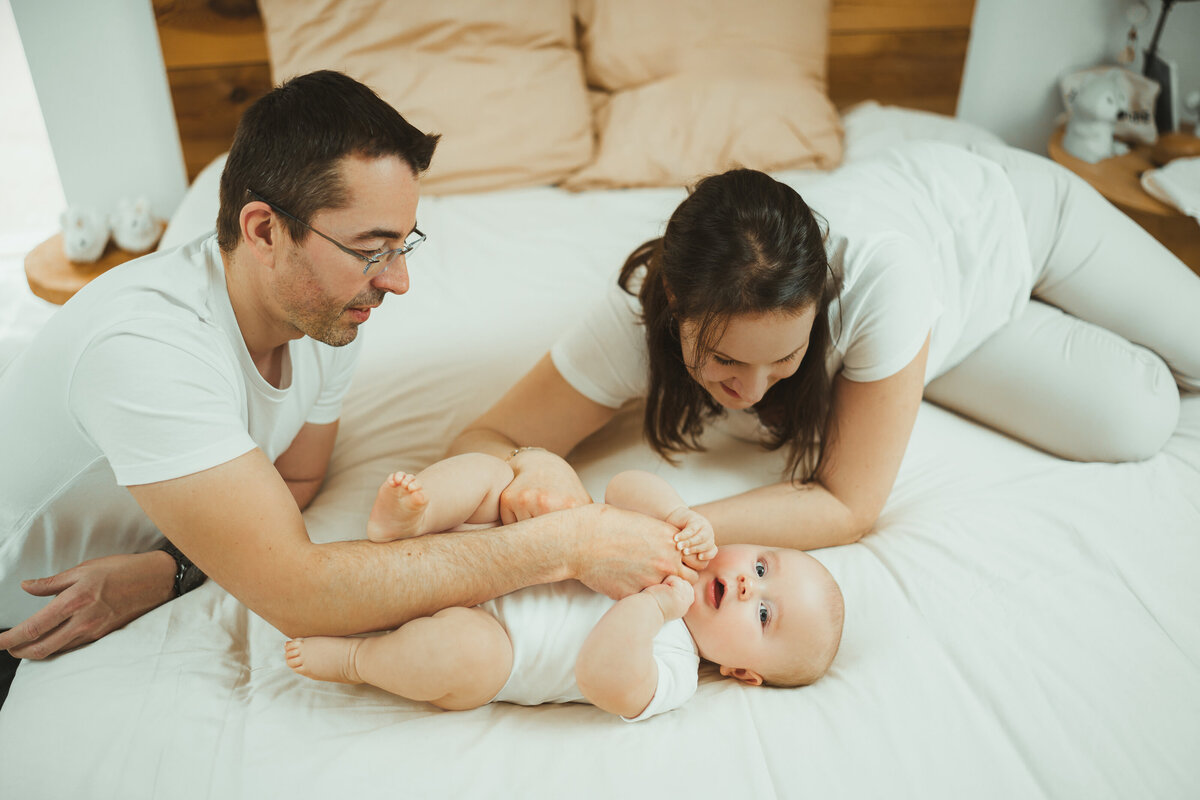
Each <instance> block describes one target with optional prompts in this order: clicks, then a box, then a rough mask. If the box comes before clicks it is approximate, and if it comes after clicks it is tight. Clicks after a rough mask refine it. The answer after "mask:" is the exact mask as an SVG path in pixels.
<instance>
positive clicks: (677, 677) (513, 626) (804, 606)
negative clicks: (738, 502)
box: [286, 453, 843, 720]
mask: <svg viewBox="0 0 1200 800" xmlns="http://www.w3.org/2000/svg"><path fill="white" fill-rule="evenodd" d="M512 477H513V473H512V470H511V469H510V468H509V466H508V464H506V463H505V462H503V461H501V460H499V459H497V458H493V457H492V456H488V455H484V454H480V453H469V454H464V455H459V456H454V457H452V458H448V459H445V460H444V461H439V462H437V463H436V464H433V465H432V466H430V467H429V468H428V469H426V470H424V471H423V472H421V473H420V474H419V475H416V476H414V475H409V474H406V473H394V474H392V475H390V476H388V478H387V480H385V481H384V484H383V486H382V487H381V488H380V490H379V494H378V496H377V497H376V500H375V505H374V507H373V508H372V509H371V516H370V520H369V522H368V527H367V531H368V536H369V538H371V539H373V540H375V541H392V540H395V539H401V538H407V537H412V536H421V535H424V534H427V533H438V532H444V531H449V530H452V529H454V528H456V527H460V526H473V527H479V526H481V525H498V524H499V522H498V520H499V516H500V513H499V499H500V493H501V492H502V491H503V490H504V488H505V487H506V486H507V485H508V483H509V482H510V481H511V480H512ZM605 502H606V503H610V504H612V505H616V506H620V507H622V508H627V509H630V510H633V511H639V512H641V513H644V514H649V515H651V516H654V517H657V518H659V519H662V520H665V521H667V522H669V523H670V524H672V525H674V526H676V527H678V528H680V533H679V534H678V535H677V536H676V539H677V542H678V547H679V549H680V550H681V551H683V552H684V553H686V554H687V555H688V556H690V557H691V558H690V561H691V563H698V562H699V563H700V564H701V566H702V569H701V570H700V572H699V573H698V579H697V580H696V582H695V584H692V583H689V582H688V581H685V580H683V579H682V578H679V577H677V576H670V577H668V578H667V579H666V580H665V581H663V582H662V583H660V584H656V585H654V586H649V587H647V588H645V589H643V590H642V591H641V592H639V593H637V594H633V595H630V596H628V597H625V598H623V599H621V600H617V601H614V600H611V599H610V598H608V597H605V596H604V595H602V594H598V593H596V592H593V591H591V590H590V589H588V588H587V587H585V586H583V584H580V583H577V582H575V581H564V582H561V583H551V584H544V585H541V586H531V587H529V588H527V589H521V590H519V591H516V592H513V593H511V594H508V595H505V596H503V597H499V598H497V599H495V600H492V601H489V602H487V603H483V604H482V605H479V606H476V607H474V608H449V609H445V610H444V611H440V612H438V613H436V614H434V615H433V616H432V617H423V618H421V619H415V620H412V621H411V622H408V623H406V624H405V625H402V626H401V627H399V628H397V629H396V630H394V631H391V632H390V633H386V634H383V635H379V636H370V637H332V636H319V637H309V638H304V639H293V640H291V641H289V642H288V643H287V645H286V653H287V663H288V666H290V667H291V668H292V669H294V670H295V671H297V672H299V673H300V674H302V675H307V676H308V677H310V678H315V679H317V680H325V681H338V682H342V683H369V684H372V685H374V686H378V687H379V688H381V689H385V690H387V691H389V692H392V693H393V694H397V695H400V696H401V697H406V698H409V699H412V700H422V701H427V702H430V703H432V704H434V705H436V706H438V707H440V708H444V709H451V710H461V709H469V708H475V707H477V706H481V705H484V704H486V703H489V702H495V701H506V702H511V703H520V704H522V705H537V704H540V703H547V702H588V703H591V704H592V705H595V706H599V707H600V708H602V709H604V710H605V711H609V712H611V713H614V714H619V715H621V716H622V717H624V718H625V719H627V720H641V719H646V718H648V717H650V716H653V715H654V714H658V713H661V712H663V711H668V710H670V709H673V708H677V707H679V706H680V705H682V704H683V703H685V702H686V701H687V700H688V699H689V698H690V697H691V696H692V694H694V693H695V690H696V685H697V678H698V676H697V668H698V666H699V659H700V658H703V659H706V660H708V661H712V662H714V663H716V664H717V665H719V667H720V672H721V674H722V675H724V676H726V677H733V678H736V679H737V680H740V681H742V682H744V683H747V684H751V685H759V684H763V683H767V684H773V685H777V686H801V685H804V684H808V683H811V682H813V681H814V680H816V679H817V678H819V677H821V675H823V674H824V673H825V671H826V670H827V669H828V668H829V664H830V663H831V662H832V661H833V657H834V654H835V653H836V652H837V649H838V644H839V642H840V641H841V633H842V616H843V607H842V595H841V591H840V589H839V588H838V585H837V583H836V581H834V579H833V576H832V575H830V574H829V571H828V570H826V569H825V567H824V566H823V565H822V564H821V562H819V561H817V560H816V559H815V558H813V557H812V556H810V555H808V554H807V553H804V552H801V551H799V550H791V549H786V548H775V547H758V546H755V545H727V546H725V547H722V548H720V550H719V551H718V550H717V548H716V546H715V545H714V542H713V531H712V526H711V525H710V524H709V523H708V522H707V520H705V519H704V518H703V517H702V516H700V515H699V514H697V513H696V512H694V511H692V510H691V509H689V508H688V507H687V506H686V505H685V504H684V502H683V501H682V499H681V498H680V497H679V495H678V494H677V493H676V492H675V490H674V489H673V488H672V487H671V486H670V485H669V484H668V483H667V482H666V481H665V480H663V479H662V478H660V477H658V476H657V475H654V474H652V473H648V472H640V471H629V472H622V473H620V474H619V475H617V476H616V477H614V478H613V479H612V480H611V481H610V482H609V484H608V487H607V489H606V492H605Z"/></svg>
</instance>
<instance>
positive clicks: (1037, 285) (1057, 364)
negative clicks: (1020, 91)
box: [925, 147, 1200, 461]
mask: <svg viewBox="0 0 1200 800" xmlns="http://www.w3.org/2000/svg"><path fill="white" fill-rule="evenodd" d="M977 151H978V152H979V153H980V154H981V155H984V156H986V157H988V158H990V159H992V160H994V161H996V162H997V163H999V164H1000V165H1001V166H1002V167H1003V168H1004V169H1005V170H1006V171H1007V173H1008V176H1009V179H1010V181H1011V182H1012V185H1013V188H1014V190H1015V192H1016V195H1017V199H1018V201H1019V202H1020V204H1021V207H1022V211H1023V214H1024V217H1025V224H1026V234H1027V236H1028V241H1029V249H1030V256H1031V259H1032V261H1033V264H1034V267H1035V270H1036V274H1035V276H1034V279H1035V281H1034V296H1035V297H1036V298H1039V299H1041V300H1043V301H1045V303H1039V302H1036V301H1032V302H1031V303H1030V305H1029V307H1028V309H1027V311H1026V312H1025V313H1024V314H1023V315H1022V316H1021V317H1019V318H1017V319H1015V320H1013V321H1012V322H1010V323H1009V325H1007V326H1006V327H1005V328H1003V329H1001V330H1000V331H998V332H997V333H996V334H995V335H994V336H993V337H992V338H991V339H989V340H988V341H987V342H985V343H984V344H983V345H982V346H981V347H979V348H978V349H977V350H976V351H975V352H974V353H972V354H971V355H969V356H968V357H967V358H966V359H964V360H963V362H962V363H960V364H959V365H958V366H956V367H955V368H954V369H952V370H950V371H949V372H947V373H946V374H945V375H943V376H941V377H940V378H938V379H937V380H935V381H933V382H932V383H930V385H929V386H928V387H926V391H925V395H926V397H928V398H929V399H930V400H933V401H934V402H936V403H939V404H941V405H944V406H946V407H948V408H950V409H952V410H954V411H958V412H960V413H962V414H964V415H966V416H969V417H972V418H974V419H978V420H980V421H981V422H984V423H985V424H988V425H990V426H992V427H994V428H997V429H998V430H1001V431H1003V432H1005V433H1008V434H1010V435H1012V436H1014V437H1015V438H1018V439H1021V440H1023V441H1026V442H1029V443H1030V444H1033V445H1035V446H1037V447H1040V448H1042V449H1045V450H1047V451H1049V452H1051V453H1054V454H1056V455H1059V456H1062V457H1064V458H1071V459H1076V460H1081V461H1130V460H1139V459H1143V458H1148V457H1149V456H1151V455H1153V454H1154V453H1156V452H1158V450H1159V448H1161V446H1162V444H1163V443H1164V442H1165V441H1166V439H1167V438H1169V437H1170V435H1171V433H1172V431H1174V429H1175V425H1176V422H1177V420H1178V415H1179V397H1178V392H1177V390H1176V388H1175V385H1174V384H1175V382H1178V384H1179V385H1180V386H1182V387H1184V388H1185V389H1193V390H1200V278H1197V276H1196V275H1194V274H1193V273H1192V272H1191V271H1190V270H1188V268H1187V267H1186V266H1184V264H1183V263H1182V262H1180V261H1179V259H1177V258H1176V257H1175V256H1174V255H1172V254H1171V253H1170V252H1169V251H1168V250H1166V248H1164V247H1163V246H1162V245H1161V244H1159V243H1158V242H1157V241H1156V240H1155V239H1154V238H1153V237H1151V236H1150V235H1149V234H1148V233H1146V232H1145V231H1144V230H1142V228H1141V227H1139V226H1138V225H1137V224H1135V223H1134V222H1133V221H1132V220H1130V219H1129V218H1128V217H1126V216H1125V215H1124V214H1122V213H1121V212H1120V211H1118V210H1117V209H1116V208H1114V207H1113V206H1111V205H1110V204H1109V203H1108V202H1107V201H1105V200H1104V198H1102V197H1101V196H1100V195H1099V194H1098V193H1097V192H1096V191H1095V190H1094V189H1092V188H1091V187H1090V186H1088V185H1087V184H1086V183H1085V182H1083V181H1082V180H1081V179H1079V178H1078V177H1077V176H1075V175H1074V174H1072V173H1070V172H1069V171H1067V170H1066V169H1064V168H1062V167H1060V166H1058V165H1056V164H1053V163H1052V162H1049V161H1047V160H1046V159H1042V158H1038V157H1036V156H1033V155H1031V154H1029V153H1024V152H1021V151H1018V150H1013V149H1010V148H990V147H988V148H978V150H977ZM1046 303H1049V304H1053V306H1057V308H1053V307H1051V305H1047V304H1046ZM1058 309H1062V311H1059V310H1058ZM1063 311H1065V312H1067V313H1062V312H1063Z"/></svg>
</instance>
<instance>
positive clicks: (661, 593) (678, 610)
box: [642, 575, 696, 622]
mask: <svg viewBox="0 0 1200 800" xmlns="http://www.w3.org/2000/svg"><path fill="white" fill-rule="evenodd" d="M642 594H648V595H650V596H651V597H652V598H654V602H656V603H658V608H659V610H661V611H662V615H663V622H670V621H671V620H673V619H679V618H680V617H682V616H683V615H684V614H686V613H687V610H688V609H689V608H691V607H692V603H693V602H694V601H695V599H696V590H695V588H694V587H693V586H692V584H690V583H688V582H687V581H685V580H684V579H683V578H681V577H679V576H678V575H668V576H667V577H666V578H664V579H663V582H662V583H656V584H655V585H653V586H647V587H646V588H645V589H642Z"/></svg>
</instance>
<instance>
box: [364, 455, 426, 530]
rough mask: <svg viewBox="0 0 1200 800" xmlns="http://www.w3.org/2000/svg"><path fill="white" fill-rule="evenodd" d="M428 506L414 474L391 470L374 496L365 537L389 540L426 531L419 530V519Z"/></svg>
mask: <svg viewBox="0 0 1200 800" xmlns="http://www.w3.org/2000/svg"><path fill="white" fill-rule="evenodd" d="M428 507H429V498H428V497H427V496H426V494H425V490H424V489H422V488H421V482H420V481H418V480H417V477H416V476H415V475H409V474H408V473H407V472H393V473H392V474H391V475H388V476H387V479H386V480H385V481H384V482H383V486H380V487H379V494H377V495H376V496H375V505H374V506H372V507H371V516H370V517H369V518H368V519H367V538H368V539H370V540H371V541H373V542H391V541H394V540H396V539H408V538H410V537H412V536H420V535H421V534H422V533H426V532H427V531H423V530H421V522H422V520H424V519H425V509H426V508H428Z"/></svg>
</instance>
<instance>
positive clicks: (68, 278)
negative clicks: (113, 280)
mask: <svg viewBox="0 0 1200 800" xmlns="http://www.w3.org/2000/svg"><path fill="white" fill-rule="evenodd" d="M165 228H166V225H165V224H164V223H162V222H160V223H159V231H158V235H159V236H160V237H161V236H162V232H163V230H164V229H165ZM151 252H153V248H151ZM143 255H146V254H145V253H129V252H126V251H125V250H122V249H121V248H119V247H117V246H116V244H114V243H113V241H112V240H111V239H110V240H109V242H108V245H107V246H106V247H105V248H104V253H103V255H101V256H100V258H99V260H97V261H94V262H92V263H89V264H77V263H75V262H74V261H69V260H67V255H66V253H64V252H63V244H62V234H61V233H56V234H54V235H53V236H51V237H50V238H49V239H47V240H46V241H44V242H42V243H41V244H39V245H38V246H37V247H35V248H33V249H32V250H30V251H29V255H27V256H25V279H26V280H27V281H29V288H30V289H31V290H32V291H33V293H34V294H35V295H37V296H38V297H40V298H42V299H43V300H48V301H49V302H51V303H54V304H56V305H62V304H63V303H65V302H67V301H68V300H70V299H71V297H72V296H73V295H74V294H75V293H76V292H78V291H79V290H80V289H82V288H83V287H84V286H86V285H87V283H88V281H90V280H92V279H93V278H95V277H96V276H97V275H103V274H104V273H105V272H108V271H109V270H110V269H112V268H113V267H115V266H117V265H119V264H124V263H125V262H126V261H131V260H133V259H135V258H138V257H139V256H143Z"/></svg>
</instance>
